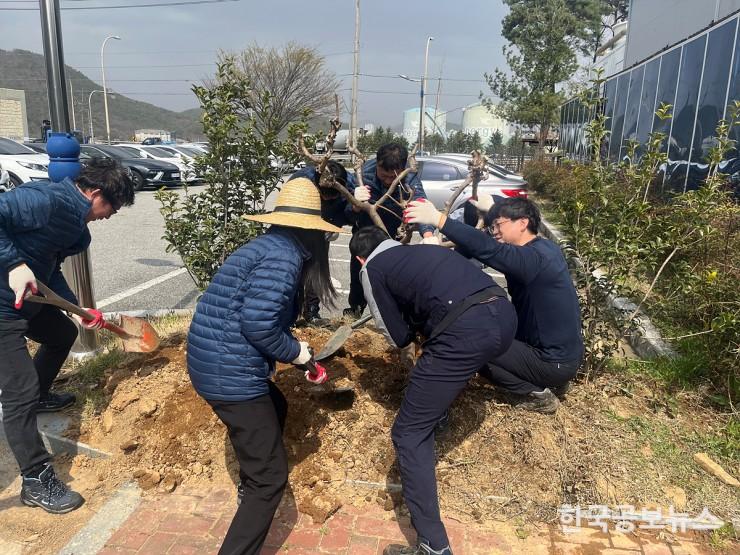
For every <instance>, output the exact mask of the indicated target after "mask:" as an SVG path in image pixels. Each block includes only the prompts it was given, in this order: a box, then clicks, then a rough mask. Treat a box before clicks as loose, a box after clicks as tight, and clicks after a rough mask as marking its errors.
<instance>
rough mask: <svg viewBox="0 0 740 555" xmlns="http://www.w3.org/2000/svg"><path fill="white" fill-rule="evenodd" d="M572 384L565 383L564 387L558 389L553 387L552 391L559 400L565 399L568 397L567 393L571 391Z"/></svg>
mask: <svg viewBox="0 0 740 555" xmlns="http://www.w3.org/2000/svg"><path fill="white" fill-rule="evenodd" d="M570 386H571V384H570V382H565V383H564V384H563V385H559V386H557V387H551V388H550V391H552V392H553V393H554V394H555V395H556V396H557V398H558V399H561V400H562V399H563V397H565V396H566V395H567V393H568V392H569V391H570Z"/></svg>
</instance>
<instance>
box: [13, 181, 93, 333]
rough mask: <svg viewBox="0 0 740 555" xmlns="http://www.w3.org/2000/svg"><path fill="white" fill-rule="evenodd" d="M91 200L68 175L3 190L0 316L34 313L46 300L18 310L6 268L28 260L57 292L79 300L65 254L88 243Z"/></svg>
mask: <svg viewBox="0 0 740 555" xmlns="http://www.w3.org/2000/svg"><path fill="white" fill-rule="evenodd" d="M90 206H91V203H90V201H89V200H88V199H87V198H86V197H85V196H84V195H83V194H82V193H81V192H80V190H79V189H78V188H77V185H75V184H74V182H72V180H70V179H65V180H63V181H62V182H60V183H51V182H49V181H34V182H31V183H26V184H25V185H21V186H20V187H16V188H15V189H12V190H11V191H8V192H6V193H2V194H0V320H18V319H29V318H32V317H33V316H34V315H35V314H36V313H38V312H39V311H40V310H41V307H42V305H40V304H36V303H30V302H26V303H23V308H22V309H21V310H16V309H15V307H14V304H15V293H13V291H12V289H10V286H9V285H8V272H9V271H10V270H11V269H12V268H14V267H15V266H18V265H19V264H23V263H25V264H27V265H28V267H29V268H31V271H32V272H33V273H34V275H35V276H36V279H38V280H39V281H42V282H44V283H45V284H46V285H48V286H49V287H50V288H51V289H52V290H53V291H54V292H56V293H57V294H58V295H60V296H62V297H64V298H65V299H67V300H68V301H71V302H73V303H77V299H76V298H75V296H74V293H72V291H71V290H70V289H69V286H68V285H67V282H66V281H65V280H64V276H62V271H61V263H62V261H63V260H64V259H65V258H66V257H67V256H71V255H73V254H78V253H80V252H82V251H84V250H85V249H86V248H87V247H88V246H89V245H90V232H89V231H88V229H87V223H86V222H85V217H86V216H87V213H88V212H89V211H90Z"/></svg>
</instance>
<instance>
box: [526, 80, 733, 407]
mask: <svg viewBox="0 0 740 555" xmlns="http://www.w3.org/2000/svg"><path fill="white" fill-rule="evenodd" d="M590 94H592V93H590ZM584 101H585V102H589V101H590V102H591V103H592V105H593V103H594V102H600V101H601V100H600V99H594V98H585V99H584ZM739 108H740V103H737V102H736V103H735V109H734V110H733V111H732V116H731V119H730V121H729V122H726V121H721V122H720V123H719V125H718V126H717V139H716V140H717V144H716V147H715V148H714V149H713V150H712V151H711V153H710V155H709V160H708V162H709V167H710V172H709V177H708V178H707V180H706V182H705V183H703V184H702V185H701V186H700V187H699V188H698V189H697V190H695V191H689V192H686V193H681V194H661V191H660V190H659V189H660V188H659V187H657V186H656V184H657V183H660V182H661V181H662V180H661V179H660V174H658V168H660V166H661V165H662V164H664V163H665V162H666V160H667V157H666V154H665V153H664V152H663V151H662V146H663V145H664V141H665V135H663V134H659V133H656V134H654V135H652V136H651V137H650V139H649V140H648V143H647V144H645V145H642V146H641V148H640V150H639V152H641V156H637V153H638V146H639V145H637V144H636V143H632V144H630V145H629V146H628V148H627V156H626V161H625V162H621V163H619V164H618V165H614V164H609V163H607V162H605V161H603V160H602V159H601V157H600V152H601V144H602V142H603V141H604V140H606V139H607V138H608V132H607V131H606V125H605V123H606V118H605V117H604V116H603V115H597V116H596V118H595V119H594V120H593V121H592V122H590V123H589V124H588V126H587V135H588V138H589V143H590V145H591V149H592V150H591V152H592V162H591V163H589V164H586V165H575V166H570V165H564V166H561V167H556V166H554V165H552V164H547V163H543V162H536V163H532V164H529V165H528V166H527V169H526V170H525V176H526V177H527V180H528V182H529V183H530V186H531V187H532V188H533V189H534V190H535V191H538V192H540V193H541V194H543V195H545V196H547V197H549V198H550V200H552V203H553V206H554V208H555V210H556V211H557V213H558V216H559V217H560V221H561V222H562V224H563V229H562V231H563V232H564V233H565V235H566V236H567V237H568V241H569V244H568V245H567V246H566V248H567V249H568V250H569V251H570V252H572V254H574V255H576V256H577V257H578V258H579V259H580V261H581V263H582V264H583V270H582V271H580V272H578V285H579V294H580V296H581V302H582V311H583V326H584V328H583V329H584V339H585V343H586V351H587V352H586V366H585V367H586V371H587V372H595V371H599V370H601V369H602V368H603V367H604V364H605V362H606V361H607V360H608V359H609V357H610V356H611V355H612V354H613V352H614V349H615V345H616V339H617V338H618V337H619V336H622V335H623V334H624V333H625V332H626V331H627V330H626V329H624V328H620V329H616V333H614V331H615V328H614V326H613V319H612V318H611V315H610V314H609V312H608V311H607V310H606V309H605V297H606V295H608V294H620V295H627V296H630V297H631V298H633V299H634V300H635V302H637V303H638V304H639V306H640V307H641V308H642V309H644V310H645V311H646V312H647V313H648V314H650V315H651V316H653V317H654V318H655V320H656V322H657V324H658V325H659V327H660V328H661V329H662V330H663V331H664V333H665V334H666V335H668V336H669V338H674V339H675V340H676V344H677V345H678V347H679V349H680V350H682V351H683V352H684V353H687V354H690V355H691V356H690V357H688V359H687V360H690V361H702V363H697V364H693V365H691V364H689V365H688V366H687V365H686V364H683V365H681V364H677V365H675V366H674V367H673V368H671V367H667V368H666V369H665V370H666V371H667V374H670V372H671V370H673V371H679V370H680V374H681V375H680V376H674V378H675V379H672V380H671V381H673V382H674V383H676V384H677V385H683V386H685V385H688V384H698V383H704V384H709V385H711V386H712V387H713V388H714V389H715V390H717V391H723V392H724V394H725V395H726V396H727V397H728V398H729V399H733V398H735V399H736V398H737V397H738V395H739V394H740V389H739V386H740V384H739V383H738V368H739V367H740V287H738V283H740V267H738V263H737V261H738V260H740V233H739V230H740V207H739V206H738V204H737V203H736V202H735V201H734V200H733V198H732V196H731V194H730V192H729V191H728V189H727V187H726V177H725V176H723V175H721V174H720V173H719V172H718V166H719V163H720V162H721V161H722V160H723V159H724V158H725V157H726V154H727V152H728V150H729V149H730V148H731V147H732V141H730V140H729V138H728V137H729V134H730V130H731V128H732V127H733V126H734V125H736V124H737V123H738V110H739ZM670 110H671V107H670V106H668V105H663V106H661V108H660V109H659V110H658V112H657V116H658V117H659V118H663V119H666V118H669V117H670ZM597 113H598V111H597ZM638 159H639V160H638ZM628 316H634V314H631V315H628ZM683 340H690V341H688V342H687V341H683ZM689 366H690V369H687V368H688V367H689Z"/></svg>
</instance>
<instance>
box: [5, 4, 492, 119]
mask: <svg viewBox="0 0 740 555" xmlns="http://www.w3.org/2000/svg"><path fill="white" fill-rule="evenodd" d="M61 1H62V4H61V5H62V29H63V34H64V49H65V61H66V63H67V64H68V65H70V66H73V67H75V68H77V69H79V70H80V71H82V72H83V73H85V74H86V75H88V76H89V77H90V78H91V79H93V80H94V81H97V82H100V45H101V43H102V41H103V39H104V38H105V37H106V36H108V35H120V36H121V38H122V39H123V40H121V41H114V40H111V41H109V42H108V45H107V46H106V56H105V60H106V76H107V79H108V86H109V88H111V89H113V90H114V91H119V92H121V93H122V94H126V95H127V96H130V97H132V98H135V99H137V100H144V101H147V102H151V103H153V104H156V105H158V106H163V107H165V108H169V109H172V110H184V109H187V108H193V107H196V106H197V101H196V99H195V97H194V96H193V95H192V93H190V83H191V82H193V81H195V82H198V81H200V80H201V79H202V78H203V77H206V76H208V75H210V74H211V73H212V71H213V69H214V60H215V59H216V55H217V52H218V50H219V49H225V50H240V49H241V48H243V47H244V46H245V45H247V44H250V43H252V42H256V43H258V44H260V45H270V46H280V45H282V44H284V43H286V42H288V41H296V42H298V43H303V44H310V45H312V46H315V47H316V48H317V49H318V50H319V51H320V52H321V53H322V54H324V55H325V56H326V60H327V64H328V66H329V68H330V69H331V70H333V71H335V72H336V73H337V75H339V76H340V78H341V79H342V83H343V85H342V89H343V90H342V91H341V94H342V97H343V99H344V101H345V103H346V105H347V106H349V104H350V96H351V95H350V89H351V85H352V78H351V73H352V61H353V60H352V49H353V41H354V6H355V2H354V0H314V1H313V2H309V1H299V0H293V1H288V0H266V1H262V2H258V1H254V0H240V1H237V2H223V3H213V4H205V5H185V6H169V7H151V8H146V9H144V8H127V9H96V10H71V9H64V8H65V7H80V6H106V7H107V6H114V5H125V4H150V3H154V2H174V1H178V0H61ZM37 6H38V0H20V1H18V2H15V3H10V2H7V1H6V2H2V3H0V48H2V49H4V50H12V49H15V48H20V49H24V50H31V51H33V52H39V53H40V52H42V44H41V31H40V27H41V24H40V17H39V12H38V10H35V11H4V10H3V8H37ZM360 8H361V30H360V41H361V44H360V72H361V73H366V74H372V75H387V76H396V75H397V74H399V73H403V74H406V75H409V76H419V75H421V73H422V71H423V66H424V46H425V44H426V37H427V36H433V37H434V41H433V42H432V43H431V46H430V51H429V76H430V78H434V80H431V81H430V82H429V89H428V91H427V92H428V93H429V94H431V95H435V94H436V91H437V81H436V77H438V76H439V72H440V68H441V70H442V79H443V80H442V92H441V97H440V102H439V105H440V110H450V113H449V114H448V120H449V121H453V122H459V121H460V119H461V114H462V111H461V108H462V107H463V106H465V105H467V104H470V103H472V102H476V101H477V97H478V93H479V92H480V91H488V89H487V86H486V84H485V82H484V81H483V73H484V72H486V71H489V72H490V71H491V70H493V68H494V67H496V66H497V65H498V66H504V65H505V62H504V60H503V55H502V53H501V47H502V46H503V44H504V42H505V41H504V40H503V39H502V38H501V19H502V18H503V17H504V15H505V14H506V7H505V6H503V4H502V2H501V1H500V0H459V1H456V2H453V1H452V0H427V1H426V2H421V1H418V0H392V1H391V0H361V5H360ZM445 79H451V80H448V81H445ZM456 79H457V80H461V81H455V80H456ZM462 80H470V81H462ZM418 88H419V85H418V84H417V83H410V82H407V81H404V80H402V79H399V78H394V77H370V76H361V77H360V89H361V91H363V92H361V93H360V96H359V118H360V121H361V123H365V122H374V123H379V124H382V125H400V124H401V123H402V117H403V114H402V112H403V110H404V109H406V108H410V107H414V106H418V103H419V89H418ZM344 89H346V90H344ZM371 91H383V92H371ZM427 100H428V102H429V103H430V104H429V105H431V106H434V103H435V96H431V97H428V99H427ZM344 119H345V121H347V120H348V117H347V116H344Z"/></svg>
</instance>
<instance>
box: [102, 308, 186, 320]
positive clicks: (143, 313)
mask: <svg viewBox="0 0 740 555" xmlns="http://www.w3.org/2000/svg"><path fill="white" fill-rule="evenodd" d="M119 314H123V315H124V316H132V317H134V318H166V317H167V316H192V315H193V310H192V309H189V308H163V309H158V310H121V311H118V312H104V313H103V317H104V318H105V319H106V320H107V319H108V318H112V317H114V316H118V315H119Z"/></svg>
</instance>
